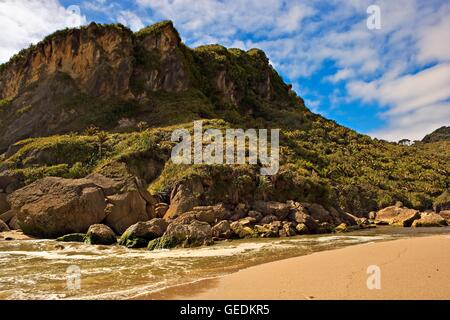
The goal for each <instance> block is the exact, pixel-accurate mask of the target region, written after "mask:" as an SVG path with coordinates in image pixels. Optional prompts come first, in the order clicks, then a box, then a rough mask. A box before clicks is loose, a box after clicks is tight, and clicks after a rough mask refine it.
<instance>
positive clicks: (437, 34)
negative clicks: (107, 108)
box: [0, 0, 450, 140]
mask: <svg viewBox="0 0 450 320" xmlns="http://www.w3.org/2000/svg"><path fill="white" fill-rule="evenodd" d="M370 5H377V6H378V7H379V8H380V13H381V28H380V29H369V28H368V27H367V19H368V17H370V14H368V13H367V8H368V7H369V6H370ZM164 19H171V20H173V21H174V24H175V26H176V28H177V29H178V30H179V32H180V34H181V36H182V38H183V40H184V42H185V43H186V44H188V45H189V46H192V47H195V46H198V45H201V44H208V43H220V44H223V45H225V46H229V47H238V48H242V49H250V48H252V47H258V48H261V49H263V50H264V51H265V52H266V53H267V55H268V56H269V58H270V60H271V63H272V64H273V65H274V67H275V68H276V69H277V70H278V71H279V72H280V73H281V75H282V76H283V78H284V79H285V81H286V82H288V83H292V84H293V86H294V88H295V90H296V91H297V93H298V94H299V95H300V96H302V97H303V98H304V99H305V100H306V102H307V105H308V107H309V108H310V109H311V110H313V111H314V112H316V113H320V114H322V115H324V116H326V117H328V118H330V119H333V120H336V121H337V122H339V123H340V124H343V125H345V126H348V127H350V128H353V129H356V130H358V131H359V132H362V133H367V134H369V135H371V136H373V137H378V138H383V139H387V140H399V139H401V138H409V139H421V138H422V137H423V136H424V135H425V134H426V133H429V132H431V131H432V130H434V129H436V128H438V127H440V126H443V125H450V2H449V1H447V0H439V1H438V0H396V1H392V0H386V1H381V0H380V1H376V0H367V1H366V0H347V1H342V0H284V1H283V0H229V1H226V0H127V1H118V0H116V1H106V0H91V1H84V0H80V1H73V0H0V62H5V61H7V60H8V59H9V58H10V57H11V55H13V54H14V53H16V52H17V51H19V50H20V49H21V48H23V47H26V46H28V45H29V44H30V43H35V42H37V41H39V40H40V39H42V38H43V37H44V36H45V35H47V34H48V33H51V32H53V31H55V30H57V29H60V28H63V27H66V26H76V25H80V24H86V23H88V22H90V21H96V22H102V23H111V22H120V23H123V24H125V25H127V26H129V27H130V28H131V29H133V30H138V29H140V28H142V27H144V26H146V25H149V24H152V23H154V22H157V21H160V20H164Z"/></svg>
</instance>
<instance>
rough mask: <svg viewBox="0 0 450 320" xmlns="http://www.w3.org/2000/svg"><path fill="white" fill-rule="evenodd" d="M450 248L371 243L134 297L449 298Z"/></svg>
mask: <svg viewBox="0 0 450 320" xmlns="http://www.w3.org/2000/svg"><path fill="white" fill-rule="evenodd" d="M449 247H450V235H433V236H426V237H417V238H416V237H413V238H406V239H398V240H388V241H380V242H370V243H364V244H358V245H353V246H348V247H344V248H340V249H333V250H327V251H321V252H315V253H312V254H310V255H306V256H300V257H294V258H288V259H283V260H278V261H274V262H269V263H264V264H261V265H257V266H253V267H249V268H245V269H242V270H239V271H237V272H235V273H231V274H228V275H225V276H221V277H217V278H212V279H204V280H199V281H196V282H193V283H189V284H182V285H179V286H174V287H171V288H167V289H164V290H161V291H158V292H152V293H146V294H141V295H138V296H135V297H134V298H133V299H143V300H159V299H167V300H178V299H186V300H222V299H223V300H229V299H233V300H281V299H283V300H312V299H327V300H328V299H330V300H334V299H356V300H367V299H400V300H401V299H450V282H449V281H448V279H450V250H448V248H449ZM369 266H377V267H379V271H380V277H379V280H380V281H379V284H380V289H372V290H369V289H368V287H367V281H368V278H369V277H371V280H374V279H376V278H374V277H373V273H371V274H369V273H368V268H369ZM372 270H373V269H371V270H369V271H370V272H373V271H372ZM375 273H376V272H375ZM371 283H372V284H373V283H374V282H373V281H372V282H371Z"/></svg>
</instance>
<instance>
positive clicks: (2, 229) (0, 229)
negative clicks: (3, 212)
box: [0, 220, 9, 232]
mask: <svg viewBox="0 0 450 320" xmlns="http://www.w3.org/2000/svg"><path fill="white" fill-rule="evenodd" d="M5 231H9V227H8V225H7V224H6V223H4V222H3V221H2V220H0V232H5Z"/></svg>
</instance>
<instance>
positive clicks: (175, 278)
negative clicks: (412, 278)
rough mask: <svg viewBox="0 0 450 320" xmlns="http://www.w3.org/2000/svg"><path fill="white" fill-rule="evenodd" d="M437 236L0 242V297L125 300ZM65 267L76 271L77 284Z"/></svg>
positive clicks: (393, 231) (398, 232)
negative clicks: (283, 263)
mask: <svg viewBox="0 0 450 320" xmlns="http://www.w3.org/2000/svg"><path fill="white" fill-rule="evenodd" d="M443 233H447V234H450V227H446V228H423V229H412V228H393V227H378V228H376V229H369V230H363V231H357V232H352V233H346V234H337V235H329V234H328V235H315V236H297V237H292V238H277V239H251V240H237V241H230V242H220V243H217V244H215V245H213V246H210V247H201V248H194V249H174V250H159V251H153V252H150V251H147V250H145V249H139V250H137V249H126V248H123V247H119V246H114V247H107V246H89V245H84V244H79V243H59V242H56V241H52V240H32V241H2V242H0V299H126V298H132V297H134V296H136V295H140V294H143V293H147V292H152V291H157V290H161V289H164V288H167V287H171V286H174V285H178V284H183V283H189V282H193V281H196V280H200V279H206V278H211V277H217V276H220V275H224V274H227V273H231V272H233V271H236V270H238V269H242V268H246V267H249V266H253V265H256V264H261V263H264V262H270V261H275V260H280V259H284V258H289V257H296V256H301V255H306V254H310V253H313V252H318V251H322V250H330V249H334V248H340V247H344V246H349V245H353V244H358V243H367V242H373V241H383V240H392V239H396V238H404V237H417V236H426V235H432V234H443ZM71 270H72V271H73V270H74V271H75V272H77V271H78V270H79V271H80V273H81V274H80V277H79V279H80V282H79V286H78V285H77V282H74V281H73V279H74V278H73V275H74V274H73V273H71ZM76 276H77V275H76V274H75V277H76ZM74 283H75V285H74Z"/></svg>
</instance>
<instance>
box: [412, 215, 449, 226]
mask: <svg viewBox="0 0 450 320" xmlns="http://www.w3.org/2000/svg"><path fill="white" fill-rule="evenodd" d="M447 225H448V223H447V220H445V219H444V218H443V217H442V216H441V215H439V214H437V213H422V214H421V216H420V219H417V220H414V222H413V224H412V227H413V228H418V227H444V226H447Z"/></svg>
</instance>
